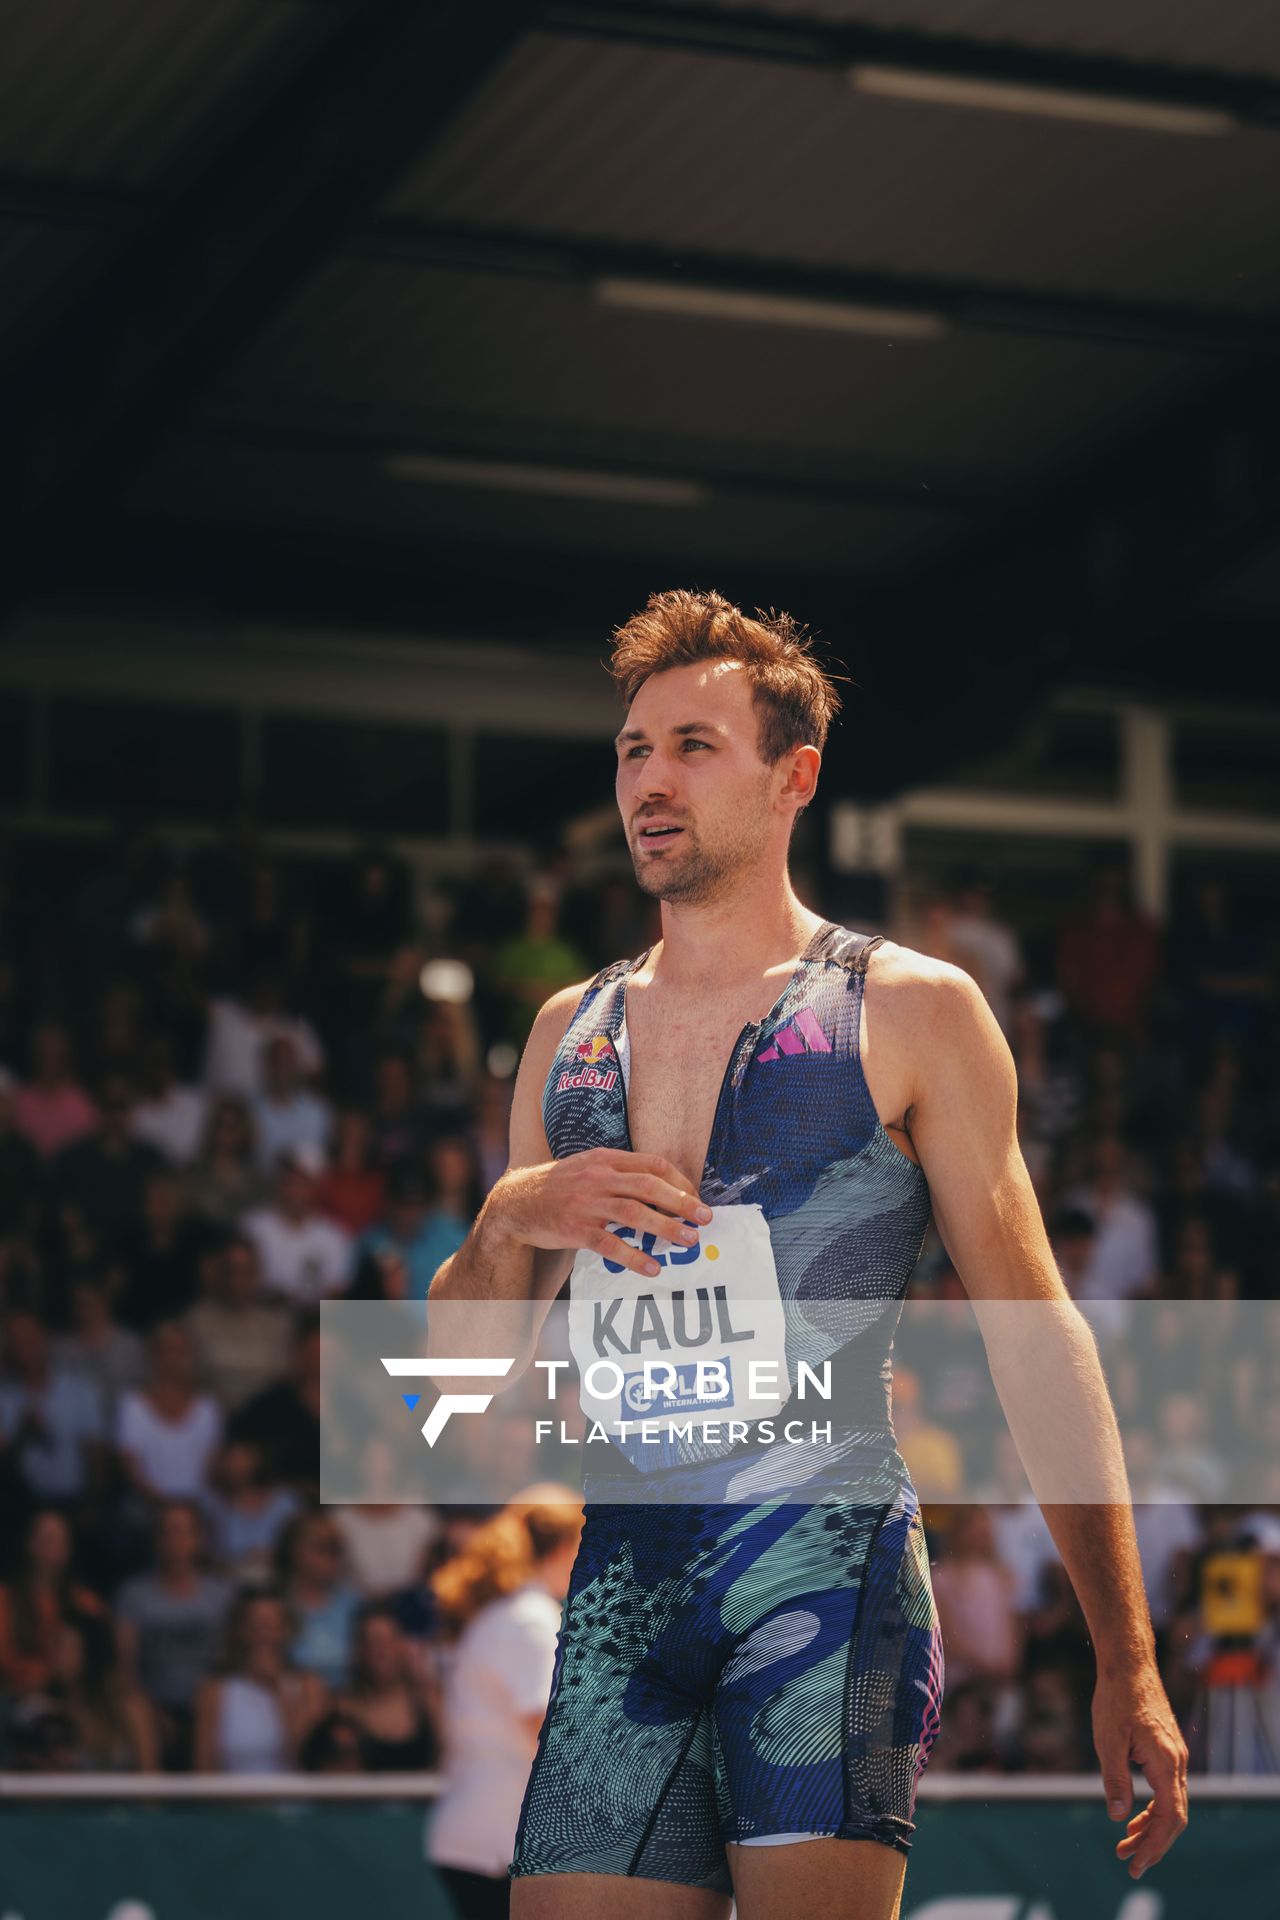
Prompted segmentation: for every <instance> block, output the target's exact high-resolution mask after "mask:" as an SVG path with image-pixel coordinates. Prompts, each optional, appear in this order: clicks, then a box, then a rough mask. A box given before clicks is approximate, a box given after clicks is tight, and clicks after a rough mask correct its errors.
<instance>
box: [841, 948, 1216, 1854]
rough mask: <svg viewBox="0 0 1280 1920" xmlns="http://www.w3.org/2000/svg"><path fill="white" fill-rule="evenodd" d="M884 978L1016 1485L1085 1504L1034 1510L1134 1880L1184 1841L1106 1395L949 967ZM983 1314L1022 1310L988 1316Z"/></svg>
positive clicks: (1164, 1704)
mask: <svg viewBox="0 0 1280 1920" xmlns="http://www.w3.org/2000/svg"><path fill="white" fill-rule="evenodd" d="M885 962H886V966H885V975H884V979H883V983H882V988H883V990H882V991H881V992H880V993H879V994H878V995H876V996H875V1001H874V1003H873V1004H874V1005H875V1006H876V1007H877V1009H878V1013H879V1015H880V1017H881V1018H882V1035H883V1036H884V1037H885V1038H886V1039H887V1042H888V1047H889V1050H890V1052H891V1054H892V1055H894V1056H896V1058H897V1059H898V1060H899V1061H900V1062H901V1063H903V1065H904V1069H905V1078H904V1080H903V1082H902V1084H903V1085H904V1087H905V1089H906V1098H905V1100H904V1103H903V1104H904V1105H905V1107H906V1109H907V1112H906V1121H907V1128H908V1130H909V1134H910V1139H911V1142H912V1145H913V1146H914V1148H915V1150H916V1152H917V1154H918V1155H919V1158H920V1162H921V1165H922V1166H923V1168H924V1170H925V1173H926V1175H927V1177H928V1181H929V1189H930V1193H931V1196H932V1199H933V1209H934V1218H935V1220H936V1223H937V1227H938V1231H939V1233H940V1234H941V1235H942V1238H943V1240H944V1241H945V1243H946V1246H947V1249H948V1252H949V1253H950V1255H951V1258H952V1260H953V1261H954V1263H955V1266H956V1270H957V1272H958V1273H959V1274H960V1277H961V1279H962V1280H963V1282H964V1285H965V1288H966V1291H967V1292H968V1294H969V1296H970V1298H971V1299H972V1300H973V1302H974V1306H975V1313H976V1315H977V1317H978V1320H979V1323H980V1324H981V1326H982V1330H983V1337H984V1339H985V1341H986V1345H987V1353H988V1359H989V1362H990V1365H991V1373H992V1378H993V1380H994V1382H995V1386H996V1391H997V1393H998V1394H999V1396H1000V1401H1001V1404H1002V1406H1003V1407H1004V1410H1005V1414H1006V1416H1007V1418H1008V1421H1009V1426H1010V1428H1011V1430H1012V1432H1013V1436H1014V1439H1015V1441H1016V1443H1017V1446H1018V1450H1019V1452H1020V1454H1021V1455H1022V1458H1023V1461H1024V1464H1025V1465H1026V1468H1027V1473H1028V1477H1029V1478H1030V1480H1031V1484H1032V1487H1033V1488H1035V1489H1036V1491H1037V1493H1040V1492H1041V1489H1044V1490H1045V1492H1046V1493H1047V1492H1048V1491H1049V1490H1050V1489H1051V1488H1052V1487H1053V1486H1055V1485H1056V1486H1058V1487H1059V1489H1061V1486H1062V1481H1061V1479H1060V1477H1059V1474H1058V1468H1059V1467H1060V1465H1061V1463H1062V1461H1063V1460H1064V1459H1069V1460H1070V1463H1071V1465H1072V1468H1073V1472H1074V1474H1075V1476H1076V1477H1077V1478H1078V1483H1079V1484H1080V1485H1081V1486H1082V1487H1084V1488H1086V1489H1089V1490H1091V1491H1090V1494H1089V1495H1088V1497H1087V1499H1086V1500H1082V1501H1080V1502H1071V1503H1069V1504H1068V1503H1065V1502H1059V1503H1054V1502H1053V1501H1052V1499H1042V1506H1043V1511H1044V1516H1045V1520H1046V1522H1047V1524H1048V1526H1049V1530H1050V1532H1051V1533H1052V1535H1053V1538H1054V1540H1055V1542H1056V1544H1057V1547H1058V1550H1059V1552H1060V1553H1061V1555H1062V1559H1063V1562H1064V1564H1065V1566H1066V1568H1067V1572H1068V1574H1069V1575H1070V1578H1071V1582H1072V1585H1073V1586H1074V1588H1075V1590H1076V1593H1077V1595H1078V1596H1079V1600H1080V1604H1081V1607H1082V1608H1083V1610H1084V1615H1085V1618H1086V1620H1087V1621H1088V1624H1089V1630H1090V1633H1091V1635H1092V1637H1093V1643H1094V1648H1095V1652H1096V1656H1097V1666H1098V1685H1097V1690H1096V1693H1095V1696H1094V1703H1093V1731H1094V1742H1095V1745H1096V1747H1097V1750H1098V1756H1099V1759H1100V1761H1101V1763H1102V1771H1103V1778H1104V1782H1105V1785H1106V1791H1107V1800H1108V1805H1109V1807H1110V1809H1111V1812H1112V1815H1113V1817H1114V1818H1117V1819H1119V1818H1123V1817H1124V1816H1125V1815H1126V1814H1127V1813H1128V1811H1129V1808H1130V1806H1131V1804H1132V1787H1131V1779H1130V1763H1131V1761H1136V1762H1137V1763H1138V1764H1139V1765H1141V1767H1142V1768H1143V1771H1144V1772H1145V1773H1146V1776H1147V1779H1148V1781H1149V1782H1150V1784H1151V1787H1152V1790H1153V1792H1154V1795H1155V1798H1154V1799H1153V1801H1152V1802H1151V1804H1150V1805H1149V1806H1147V1807H1146V1808H1144V1809H1143V1811H1142V1812H1141V1813H1139V1814H1138V1815H1136V1817H1135V1818H1134V1819H1133V1820H1132V1821H1130V1823H1129V1827H1128V1831H1127V1833H1126V1835H1125V1838H1124V1839H1122V1840H1121V1841H1120V1843H1119V1845H1118V1847H1117V1849H1116V1852H1117V1855H1118V1857H1119V1858H1120V1859H1122V1860H1127V1861H1128V1862H1129V1866H1130V1873H1131V1875H1132V1876H1133V1877H1134V1878H1137V1877H1138V1875H1139V1874H1141V1873H1142V1872H1144V1871H1145V1870H1146V1868H1147V1867H1149V1866H1151V1865H1152V1864H1153V1863H1154V1862H1155V1861H1156V1860H1158V1859H1159V1858H1160V1856H1161V1855H1162V1854H1163V1853H1164V1852H1165V1851H1166V1849H1167V1848H1168V1847H1169V1846H1170V1845H1171V1844H1172V1842H1173V1841H1174V1839H1175V1838H1176V1837H1177V1835H1178V1834H1179V1833H1180V1832H1181V1831H1182V1829H1183V1827H1184V1826H1185V1825H1186V1819H1187V1815H1186V1765H1187V1753H1186V1746H1185V1744H1184V1742H1183V1739H1182V1736H1181V1733H1180V1732H1179V1730H1178V1727H1177V1723H1176V1721H1175V1720H1174V1717H1173V1712H1172V1709H1171V1708H1170V1706H1169V1703H1168V1700H1167V1698H1166V1695H1165V1691H1164V1687H1163V1685H1162V1683H1161V1681H1160V1677H1159V1673H1158V1671H1157V1668H1156V1663H1155V1653H1154V1644H1153V1638H1152V1630H1151V1618H1150V1613H1149V1610H1148V1607H1147V1601H1146V1595H1145V1592H1144V1589H1143V1582H1142V1571H1141V1565H1140V1562H1139V1559H1138V1549H1137V1541H1136V1538H1135V1534H1134V1526H1133V1515H1132V1510H1131V1506H1130V1499H1129V1487H1128V1477H1127V1474H1126V1472H1125V1466H1124V1455H1123V1451H1122V1448H1121V1444H1120V1436H1119V1431H1118V1428H1117V1425H1116V1419H1115V1413H1114V1410H1113V1408H1112V1405H1111V1399H1110V1395H1109V1393H1108V1391H1107V1385H1106V1380H1105V1378H1104V1376H1103V1372H1102V1368H1101V1364H1100V1362H1099V1359H1098V1353H1097V1348H1096V1346H1095V1343H1094V1339H1093V1335H1092V1333H1091V1332H1090V1330H1089V1328H1088V1326H1087V1325H1086V1323H1085V1321H1084V1319H1083V1317H1082V1316H1081V1315H1080V1313H1079V1312H1078V1310H1077V1309H1076V1307H1075V1305H1074V1303H1073V1302H1072V1300H1071V1299H1070V1296H1069V1295H1068V1294H1067V1291H1066V1289H1065V1287H1064V1286H1063V1284H1062V1280H1061V1277H1060V1275H1059V1274H1058V1271H1057V1267H1056V1265H1055V1263H1054V1259H1053V1254H1052V1251H1051V1249H1050V1247H1049V1243H1048V1239H1047V1236H1046V1234H1045V1230H1044V1225H1043V1222H1042V1220H1041V1217H1040V1209H1039V1205H1038V1203H1037V1201H1036V1197H1035V1194H1034V1191H1033V1189H1032V1186H1031V1180H1030V1177H1029V1175H1028V1173H1027V1169H1026V1166H1025V1164H1024V1162H1023V1159H1022V1154H1021V1151H1020V1149H1019V1147H1018V1142H1017V1133H1016V1106H1017V1077H1016V1072H1015V1069H1014V1064H1013V1060H1012V1058H1011V1057H1010V1054H1009V1049H1008V1046H1007V1045H1006V1043H1005V1040H1004V1036H1003V1035H1002V1034H1001V1032H1000V1029H999V1027H998V1026H997V1024H996V1022H995V1019H994V1018H993V1016H992V1014H991V1012H990V1010H989V1008H988V1007H987V1005H986V1002H985V1001H984V1000H983V998H982V995H981V993H980V992H979V991H978V989H977V987H976V986H975V985H974V983H973V982H972V981H971V980H970V979H969V978H968V976H967V975H965V974H963V973H961V972H960V971H959V970H958V969H957V968H954V967H949V966H946V965H945V964H943V963H941V962H937V961H931V960H926V959H924V958H922V957H921V956H919V955H914V954H907V953H906V952H905V951H903V950H902V949H896V950H891V952H889V953H886V955H885ZM1000 1302H1035V1303H1037V1304H1036V1305H1035V1307H1034V1308H1031V1307H1021V1308H1014V1309H1013V1310H1011V1311H1001V1310H1000V1309H999V1308H998V1307H997V1306H996V1305H995V1303H1000ZM989 1303H990V1304H989ZM1066 1448H1070V1449H1071V1452H1070V1454H1069V1455H1067V1454H1065V1453H1064V1452H1063V1449H1066Z"/></svg>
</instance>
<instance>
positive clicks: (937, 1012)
mask: <svg viewBox="0 0 1280 1920" xmlns="http://www.w3.org/2000/svg"><path fill="white" fill-rule="evenodd" d="M867 993H868V997H869V998H870V999H871V1000H873V1001H874V1003H875V1008H876V1018H877V1021H878V1023H879V1024H881V1025H882V1026H884V1025H888V1026H889V1027H891V1028H893V1029H897V1028H899V1027H900V1028H901V1029H902V1030H903V1032H904V1033H906V1032H910V1033H914V1034H922V1033H925V1032H929V1033H936V1032H938V1031H939V1030H941V1029H943V1028H946V1027H948V1026H950V1027H955V1026H956V1025H960V1026H964V1025H966V1024H968V1023H969V1022H970V1021H971V1020H972V1019H973V1018H974V1016H975V1015H976V1014H978V1013H979V1012H980V1011H985V1010H986V1001H985V1000H984V999H983V997H982V992H981V989H980V988H979V987H978V986H977V984H976V982H975V981H974V980H973V978H972V977H971V976H970V975H969V974H967V973H966V972H965V970H964V968H963V967H956V966H953V965H952V964H951V962H950V961H949V960H935V959H934V958H933V956H932V954H928V953H917V952H916V950H915V948H914V947H903V946H899V944H898V942H897V941H896V940H886V941H885V942H884V944H883V946H879V947H877V948H876V950H875V952H874V953H873V954H872V956H871V961H870V964H869V966H868V968H867Z"/></svg>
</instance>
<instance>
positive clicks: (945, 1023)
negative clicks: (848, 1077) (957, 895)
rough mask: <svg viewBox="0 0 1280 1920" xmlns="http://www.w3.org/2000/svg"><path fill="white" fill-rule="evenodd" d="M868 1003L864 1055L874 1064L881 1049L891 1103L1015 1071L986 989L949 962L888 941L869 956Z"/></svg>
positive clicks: (909, 1103) (909, 1105)
mask: <svg viewBox="0 0 1280 1920" xmlns="http://www.w3.org/2000/svg"><path fill="white" fill-rule="evenodd" d="M866 1006H867V1023H866V1027H865V1029H864V1045H865V1044H866V1042H867V1041H868V1040H870V1041H871V1044H870V1045H869V1046H866V1056H867V1061H868V1064H869V1065H872V1066H874V1064H875V1061H876V1056H877V1055H878V1059H879V1068H880V1073H881V1076H882V1079H881V1084H882V1085H883V1086H884V1087H885V1088H886V1093H887V1097H888V1099H889V1101H890V1104H894V1103H897V1102H900V1103H901V1105H902V1106H903V1107H904V1108H905V1109H907V1110H908V1111H910V1110H912V1109H914V1108H915V1107H916V1106H917V1104H918V1102H919V1101H920V1100H921V1098H922V1097H923V1096H924V1094H925V1093H926V1092H927V1091H929V1090H932V1089H936V1088H938V1087H939V1086H941V1085H944V1084H948V1083H956V1082H960V1081H963V1082H965V1083H967V1084H969V1085H970V1086H971V1087H975V1086H976V1085H977V1084H978V1083H979V1081H980V1080H985V1079H986V1078H987V1076H989V1075H991V1076H994V1082H995V1083H996V1084H998V1085H1000V1086H1002V1087H1003V1084H1004V1082H1005V1081H1006V1080H1007V1079H1008V1077H1009V1075H1010V1074H1011V1073H1012V1069H1013V1063H1012V1061H1011V1060H1010V1059H1009V1052H1008V1048H1007V1046H1006V1045H1005V1042H1004V1037H1003V1035H1002V1034H1001V1032H1000V1029H999V1027H998V1026H997V1024H996V1021H995V1019H994V1017H993V1015H992V1013H991V1010H990V1008H989V1007H988V1005H987V1003H986V1001H985V999H984V998H983V995H982V991H981V989H980V988H979V987H978V985H977V983H976V982H975V981H974V980H973V979H971V977H970V976H969V975H968V974H967V973H966V972H965V971H964V969H963V967H956V966H952V964H951V963H950V961H948V960H935V959H934V958H933V956H932V955H931V954H927V953H917V952H916V951H915V949H914V948H913V947H903V946H899V945H898V944H897V942H896V941H886V942H885V944H884V945H883V946H881V947H877V948H876V950H875V952H874V953H873V954H872V956H871V963H870V966H869V967H868V969H867V997H866ZM1003 1097H1004V1096H1003V1093H1002V1094H1001V1098H1002V1099H1003Z"/></svg>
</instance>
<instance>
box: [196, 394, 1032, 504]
mask: <svg viewBox="0 0 1280 1920" xmlns="http://www.w3.org/2000/svg"><path fill="white" fill-rule="evenodd" d="M188 436H189V437H192V438H196V439H198V440H199V441H201V442H202V443H208V444H209V445H211V446H214V447H216V446H218V445H229V446H236V447H242V448H246V447H247V448H249V449H251V450H252V449H256V448H263V449H268V448H280V449H283V450H284V451H286V452H304V453H317V454H338V455H346V456H348V457H350V458H352V459H359V458H363V459H364V460H365V461H366V462H368V463H370V464H372V463H374V462H379V463H381V462H384V461H386V460H391V459H402V458H406V457H407V458H409V459H413V458H414V457H426V458H428V459H431V458H436V459H440V460H443V461H450V460H457V461H468V462H474V463H476V464H478V465H480V466H484V465H487V464H493V465H495V466H516V467H527V468H530V469H533V470H534V471H535V472H536V471H537V470H538V469H539V468H544V467H545V468H548V469H552V468H558V469H561V470H564V469H571V470H572V471H573V472H575V473H584V474H599V475H601V476H602V477H610V478H614V477H616V478H620V479H626V478H631V477H635V478H639V479H665V478H671V479H673V480H680V481H687V482H690V483H692V484H693V485H695V486H702V487H705V488H707V489H708V491H710V492H713V493H716V494H720V495H722V496H733V497H737V498H749V497H755V498H761V497H764V498H768V499H775V500H777V499H783V500H803V501H809V502H812V503H813V504H814V505H815V506H819V507H821V506H833V505H841V506H848V507H863V508H871V509H875V510H879V511H885V510H888V511H890V512H899V513H900V512H908V513H913V514H918V513H921V512H927V513H936V514H939V515H946V516H953V517H954V516H970V517H971V516H974V515H977V514H983V513H985V514H988V515H991V514H994V513H996V512H998V510H999V508H1000V505H1001V502H1000V499H999V497H998V496H996V495H994V494H991V493H985V494H984V493H983V491H982V490H981V488H980V487H978V486H976V485H975V486H974V487H972V488H959V487H947V486H933V485H930V486H929V487H928V488H925V487H922V486H921V483H920V481H919V480H918V479H910V480H906V479H904V480H894V479H892V478H891V477H889V476H888V475H885V474H883V473H880V474H877V473H873V472H870V471H866V470H864V471H862V472H859V471H858V470H857V469H856V467H850V466H849V464H848V463H840V462H837V461H833V460H831V459H829V458H818V457H816V456H813V455H809V454H805V455H800V456H797V454H796V453H795V452H794V450H792V449H791V448H772V447H767V446H758V445H754V446H753V445H747V444H744V443H743V442H740V441H734V442H733V443H732V444H731V445H728V446H726V445H724V444H723V443H721V444H719V445H717V444H716V443H714V442H709V441H695V440H684V439H679V440H677V439H669V438H667V436H665V435H641V434H636V433H633V432H625V433H619V432H614V431H612V430H610V431H609V432H608V433H599V434H594V435H591V434H587V433H585V432H584V431H583V430H582V429H580V428H567V429H566V428H560V427H559V426H555V427H554V428H553V429H552V430H551V431H550V432H543V433H541V434H538V433H537V432H536V431H535V430H531V428H530V424H529V423H528V422H527V421H526V422H519V421H495V420H492V419H488V418H486V419H484V420H470V421H469V420H467V419H466V418H465V416H464V417H462V418H461V419H459V418H458V417H457V416H455V417H454V420H453V423H452V425H451V426H445V425H442V426H441V427H440V428H439V429H437V430H434V431H433V430H432V429H431V428H430V427H429V426H425V425H421V424H419V423H418V422H417V421H416V420H415V419H414V418H413V417H408V418H406V419H405V420H404V421H403V423H402V424H401V425H400V426H399V427H393V426H392V425H391V424H390V423H387V424H386V425H377V424H374V423H370V424H369V425H368V426H367V427H341V428H338V427H329V426H327V425H325V424H324V423H323V422H320V421H316V420H315V419H311V420H300V419H299V420H279V419H271V420H260V419H257V418H255V417H254V416H253V415H252V414H245V413H244V412H243V411H241V412H240V413H238V414H237V415H236V416H223V415H221V414H216V413H215V414H206V415H204V416H202V417H201V418H200V419H198V420H196V421H194V422H192V424H191V426H190V428H189V429H188ZM441 484H443V485H447V484H448V479H447V475H446V476H443V477H442V480H441ZM496 484H497V483H496V481H495V485H496ZM499 490H500V489H499Z"/></svg>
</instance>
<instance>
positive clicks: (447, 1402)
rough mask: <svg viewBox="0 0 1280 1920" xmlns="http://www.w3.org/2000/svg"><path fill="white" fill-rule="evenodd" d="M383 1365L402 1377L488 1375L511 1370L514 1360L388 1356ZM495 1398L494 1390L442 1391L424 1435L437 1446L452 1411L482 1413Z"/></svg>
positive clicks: (498, 1375) (501, 1374) (425, 1426)
mask: <svg viewBox="0 0 1280 1920" xmlns="http://www.w3.org/2000/svg"><path fill="white" fill-rule="evenodd" d="M382 1364H383V1366H384V1367H385V1368H386V1370H387V1372H388V1373H389V1374H392V1375H393V1376H394V1377H395V1378H396V1379H399V1380H434V1379H436V1378H438V1377H440V1376H443V1377H444V1378H445V1379H450V1378H452V1379H475V1378H477V1377H478V1378H481V1379H489V1380H492V1379H493V1378H495V1376H496V1377H497V1378H498V1379H501V1378H502V1376H503V1375H504V1374H506V1373H509V1372H510V1371H511V1368H512V1367H513V1366H514V1364H515V1362H514V1359H512V1360H417V1359H408V1360H388V1359H386V1358H384V1359H383V1362H382ZM492 1399H493V1394H492V1393H442V1394H441V1395H440V1398H439V1399H438V1400H437V1401H436V1403H435V1405H434V1407H432V1409H431V1411H430V1413H429V1414H428V1415H427V1417H426V1419H425V1421H424V1422H423V1425H422V1437H423V1439H424V1440H425V1441H426V1443H427V1445H428V1446H429V1447H434V1445H435V1443H436V1441H437V1440H438V1439H439V1438H440V1435H441V1434H442V1433H443V1432H444V1429H445V1427H446V1426H447V1425H448V1422H449V1416H450V1414H453V1413H483V1412H484V1410H485V1408H486V1407H487V1406H488V1404H489V1402H490V1401H491V1400H492Z"/></svg>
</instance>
